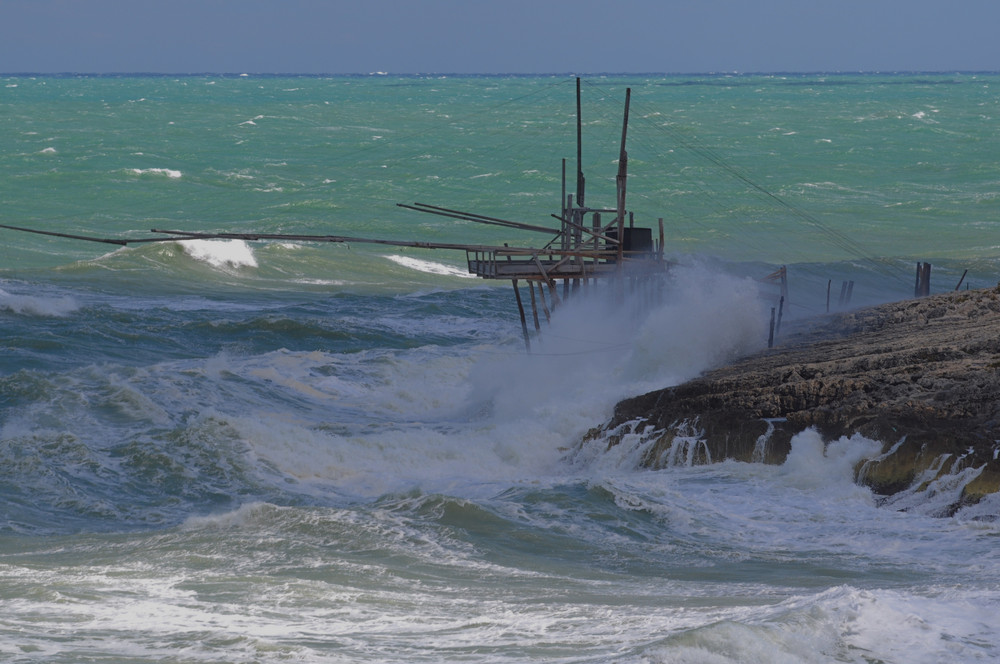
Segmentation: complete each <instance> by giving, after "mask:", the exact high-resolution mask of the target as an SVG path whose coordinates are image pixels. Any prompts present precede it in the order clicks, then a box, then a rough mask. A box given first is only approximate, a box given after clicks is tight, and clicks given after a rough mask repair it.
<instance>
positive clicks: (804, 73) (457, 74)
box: [0, 69, 1000, 78]
mask: <svg viewBox="0 0 1000 664" xmlns="http://www.w3.org/2000/svg"><path fill="white" fill-rule="evenodd" d="M901 74H908V75H916V74H923V75H939V76H940V75H976V74H1000V70H994V69H982V70H979V69H885V70H880V69H871V70H816V71H780V70H779V71H745V72H744V71H704V72H663V71H649V72H536V73H525V72H388V71H374V72H367V73H361V72H353V73H349V72H340V73H334V72H249V71H246V72H217V71H192V72H155V71H109V72H97V71H51V72H49V71H46V72H32V71H14V72H0V76H3V77H30V76H36V77H40V76H53V77H69V76H77V77H114V76H121V77H125V76H136V77H169V76H176V77H197V76H223V77H233V78H243V77H246V78H250V77H255V76H256V77H315V78H321V77H328V78H337V77H343V78H379V77H388V78H391V77H400V78H418V77H455V78H462V77H466V78H486V77H497V78H499V77H518V78H531V77H538V78H546V77H564V76H604V77H608V76H616V77H617V76H706V77H730V76H731V77H739V76H870V75H883V76H885V75H901Z"/></svg>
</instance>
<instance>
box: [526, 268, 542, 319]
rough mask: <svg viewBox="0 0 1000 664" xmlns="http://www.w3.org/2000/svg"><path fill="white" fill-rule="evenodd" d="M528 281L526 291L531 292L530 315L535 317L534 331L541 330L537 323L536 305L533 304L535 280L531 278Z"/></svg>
mask: <svg viewBox="0 0 1000 664" xmlns="http://www.w3.org/2000/svg"><path fill="white" fill-rule="evenodd" d="M527 282H528V292H529V293H531V316H532V318H534V319H535V332H541V331H542V326H541V325H540V324H539V323H538V305H537V304H535V282H534V281H532V280H531V279H528V280H527Z"/></svg>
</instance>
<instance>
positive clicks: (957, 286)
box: [955, 270, 969, 290]
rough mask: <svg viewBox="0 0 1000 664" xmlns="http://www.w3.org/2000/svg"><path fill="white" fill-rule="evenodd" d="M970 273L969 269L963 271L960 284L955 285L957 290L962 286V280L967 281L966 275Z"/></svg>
mask: <svg viewBox="0 0 1000 664" xmlns="http://www.w3.org/2000/svg"><path fill="white" fill-rule="evenodd" d="M968 273H969V270H966V271H965V272H963V273H962V278H961V279H959V280H958V285H956V286H955V290H958V289H959V288H961V287H962V282H963V281H965V275H967V274H968Z"/></svg>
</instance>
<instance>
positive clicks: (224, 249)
mask: <svg viewBox="0 0 1000 664" xmlns="http://www.w3.org/2000/svg"><path fill="white" fill-rule="evenodd" d="M180 245H181V247H183V249H184V252H185V253H187V254H188V255H189V256H191V258H194V259H195V260H198V261H202V262H205V263H208V264H209V265H211V266H212V267H216V268H223V267H232V268H243V267H257V258H256V257H255V256H254V253H253V250H252V249H251V248H250V245H249V244H247V243H246V242H245V241H243V240H184V241H183V242H180Z"/></svg>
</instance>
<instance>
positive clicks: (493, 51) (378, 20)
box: [0, 0, 1000, 74]
mask: <svg viewBox="0 0 1000 664" xmlns="http://www.w3.org/2000/svg"><path fill="white" fill-rule="evenodd" d="M998 31H1000V0H0V72H4V73H64V72H74V73H120V72H148V73H171V74H184V73H302V74H324V73H325V74H368V73H373V72H387V73H393V74H419V73H424V74H434V73H437V74H445V73H448V74H463V73H464V74H504V73H506V74H514V73H520V74H540V73H556V74H569V73H575V74H593V73H651V72H664V73H708V72H716V73H718V72H741V73H759V72H857V71H882V72H885V71H996V70H1000V35H998Z"/></svg>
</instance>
